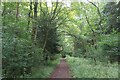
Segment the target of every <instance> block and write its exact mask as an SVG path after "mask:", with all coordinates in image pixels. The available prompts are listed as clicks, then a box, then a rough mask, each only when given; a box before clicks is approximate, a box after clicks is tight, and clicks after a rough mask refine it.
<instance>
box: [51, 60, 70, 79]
mask: <svg viewBox="0 0 120 80" xmlns="http://www.w3.org/2000/svg"><path fill="white" fill-rule="evenodd" d="M50 78H71V76H70V71H69V67H68V64H67V62H66V60H65V59H61V61H60V64H58V66H57V67H56V69H55V70H54V71H53V73H52V75H51V76H50Z"/></svg>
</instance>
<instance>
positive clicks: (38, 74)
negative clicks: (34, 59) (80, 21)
mask: <svg viewBox="0 0 120 80" xmlns="http://www.w3.org/2000/svg"><path fill="white" fill-rule="evenodd" d="M59 62H60V61H59V59H57V60H54V61H49V62H48V64H47V65H39V66H37V67H35V68H33V69H32V76H31V77H32V78H49V76H50V74H51V73H52V72H53V70H54V69H55V67H56V65H57V64H59Z"/></svg>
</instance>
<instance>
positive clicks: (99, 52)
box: [1, 1, 120, 78]
mask: <svg viewBox="0 0 120 80" xmlns="http://www.w3.org/2000/svg"><path fill="white" fill-rule="evenodd" d="M69 5H71V6H69ZM1 6H2V8H3V9H2V14H1V16H2V26H3V27H2V41H3V42H2V46H3V47H2V64H3V68H2V72H3V73H2V76H3V77H5V78H16V77H17V78H25V77H31V76H32V75H33V73H34V70H36V69H35V68H36V67H37V66H40V67H41V68H42V67H48V66H50V64H52V60H56V59H57V58H58V56H56V54H57V55H58V54H62V55H64V56H65V55H66V54H67V55H70V56H73V57H81V58H82V59H83V58H86V59H87V58H90V59H91V60H92V61H94V62H93V63H95V65H97V64H98V63H97V62H98V61H101V62H106V63H105V64H111V63H115V62H117V61H118V59H119V58H118V57H119V56H120V54H119V46H118V41H119V40H118V35H119V34H120V33H119V30H120V29H119V27H120V1H119V2H108V3H107V2H101V3H98V2H90V1H88V3H84V2H73V3H68V4H66V3H62V2H53V3H51V6H50V5H48V3H47V2H40V3H38V2H22V3H21V2H13V3H10V2H7V3H2V5H1ZM59 56H60V55H59ZM56 64H57V63H56ZM75 65H76V64H75ZM99 66H101V65H99ZM40 67H39V68H40ZM37 68H38V67H37ZM95 68H96V67H95ZM99 68H100V67H99ZM111 69H112V70H114V71H117V69H113V67H111ZM51 70H52V69H50V71H51ZM49 73H50V72H49ZM102 73H103V72H101V75H100V77H101V76H103V75H102ZM39 74H40V73H39ZM43 74H45V73H43ZM46 74H47V72H46ZM40 75H42V73H41V74H40ZM47 75H48V74H47ZM109 75H110V77H116V75H117V73H115V76H113V74H108V75H104V77H106V76H107V77H109ZM83 76H84V74H83ZM92 76H93V75H92ZM40 77H41V76H40ZM97 77H98V76H97Z"/></svg>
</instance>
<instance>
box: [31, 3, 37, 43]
mask: <svg viewBox="0 0 120 80" xmlns="http://www.w3.org/2000/svg"><path fill="white" fill-rule="evenodd" d="M37 7H38V2H35V3H34V20H36V18H37ZM36 35H37V25H36V22H35V21H34V22H33V27H32V41H33V43H34V44H35V41H36Z"/></svg>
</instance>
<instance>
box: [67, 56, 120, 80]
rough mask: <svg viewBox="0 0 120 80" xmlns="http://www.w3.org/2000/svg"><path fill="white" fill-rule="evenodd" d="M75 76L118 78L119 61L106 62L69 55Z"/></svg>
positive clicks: (68, 58)
mask: <svg viewBox="0 0 120 80" xmlns="http://www.w3.org/2000/svg"><path fill="white" fill-rule="evenodd" d="M67 61H68V64H69V66H70V70H71V73H72V76H73V78H118V63H114V64H110V63H109V64H105V63H102V62H99V61H97V63H96V65H95V64H94V62H93V61H92V60H91V59H85V58H77V57H70V56H67Z"/></svg>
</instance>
